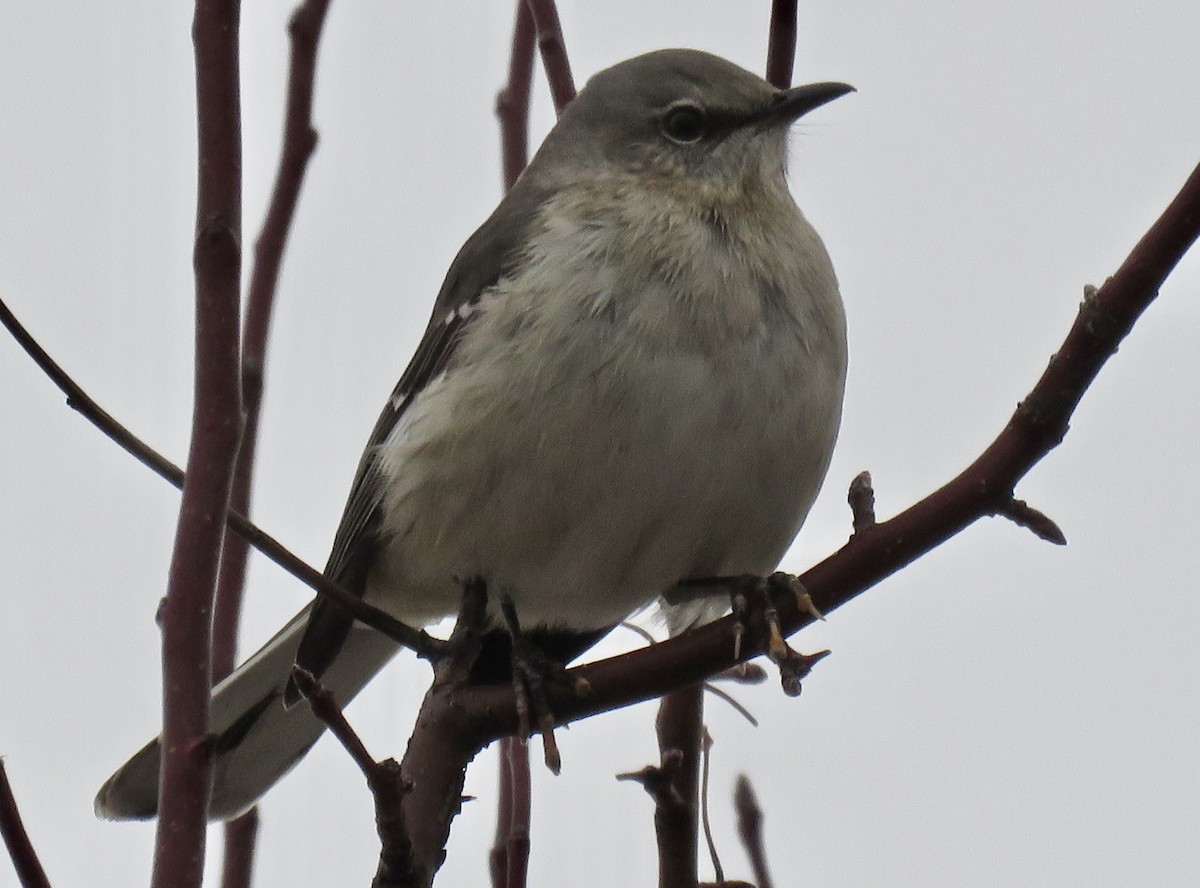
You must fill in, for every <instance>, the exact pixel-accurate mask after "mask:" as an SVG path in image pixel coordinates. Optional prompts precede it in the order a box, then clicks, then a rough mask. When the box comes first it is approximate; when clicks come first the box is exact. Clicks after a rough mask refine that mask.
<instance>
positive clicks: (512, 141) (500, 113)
mask: <svg viewBox="0 0 1200 888" xmlns="http://www.w3.org/2000/svg"><path fill="white" fill-rule="evenodd" d="M533 38H534V29H533V13H532V12H531V11H530V9H529V4H528V3H527V2H526V0H517V18H516V22H515V23H514V24H513V36H512V49H511V51H510V54H509V57H508V81H507V82H506V83H505V84H504V86H503V88H502V89H501V90H500V92H499V93H498V94H497V95H496V117H497V118H499V120H500V157H501V168H502V169H503V172H504V188H505V190H507V189H509V188H512V185H513V182H515V181H517V176H519V175H521V170H523V169H525V164H526V163H527V162H528V159H529V94H530V91H531V90H532V88H533V49H534V39H533Z"/></svg>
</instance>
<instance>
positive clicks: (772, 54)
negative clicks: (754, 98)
mask: <svg viewBox="0 0 1200 888" xmlns="http://www.w3.org/2000/svg"><path fill="white" fill-rule="evenodd" d="M797 5H798V4H797V0H772V3H771V33H770V36H768V37H767V81H768V82H769V83H770V84H771V85H772V86H774V87H776V88H778V89H787V88H788V87H789V86H791V85H792V71H793V70H794V69H795V67H796V6H797Z"/></svg>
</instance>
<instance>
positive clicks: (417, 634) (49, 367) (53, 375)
mask: <svg viewBox="0 0 1200 888" xmlns="http://www.w3.org/2000/svg"><path fill="white" fill-rule="evenodd" d="M0 324H3V325H4V327H5V328H6V329H7V330H8V331H9V332H10V333H11V334H12V336H13V338H14V339H15V340H16V341H17V344H18V345H20V346H21V347H22V348H23V349H24V350H25V351H26V352H27V353H28V354H29V356H30V357H31V358H33V360H34V362H35V363H36V364H37V365H38V366H39V367H40V368H41V369H42V370H43V371H44V372H45V373H46V375H47V376H49V377H50V379H51V381H52V382H53V383H54V384H55V385H56V386H58V388H59V389H60V390H61V391H62V392H63V393H64V394H65V395H66V396H67V404H68V405H69V406H70V407H72V408H73V409H75V410H76V411H78V412H79V413H80V414H81V415H82V416H83V417H84V418H85V419H87V420H88V421H89V422H91V423H92V424H93V425H95V426H96V427H97V428H98V429H100V431H102V432H103V433H104V434H105V435H107V436H108V437H109V438H111V439H112V440H114V441H116V442H117V444H119V445H120V446H121V447H122V448H123V449H124V450H125V451H126V452H128V453H131V454H133V456H134V457H136V458H137V460H138V461H139V462H141V463H142V464H143V465H145V466H147V467H148V468H150V469H151V470H152V471H153V472H154V473H155V474H156V475H158V476H159V477H160V478H164V479H165V480H167V481H168V482H170V483H171V485H172V486H174V487H176V488H182V487H183V483H184V477H185V476H184V472H183V469H181V468H179V467H178V466H177V465H175V464H174V463H172V462H171V461H170V460H168V459H167V458H166V457H164V456H162V455H161V454H160V453H158V452H157V451H155V450H154V449H153V448H151V447H150V446H149V445H148V444H146V443H145V442H144V441H142V440H141V439H139V438H138V437H137V436H136V435H134V434H133V433H132V432H131V431H129V429H127V428H126V427H125V426H123V425H122V424H121V423H119V422H117V420H116V419H114V418H113V417H112V416H111V415H110V414H109V413H108V412H106V411H105V410H104V409H103V408H102V407H101V406H100V405H99V404H97V403H96V402H95V401H94V400H93V399H92V398H91V396H89V395H88V394H87V392H85V391H84V390H83V389H82V388H80V386H79V385H78V384H77V383H76V382H75V381H74V380H73V379H71V377H70V376H68V375H67V374H66V372H64V371H63V369H62V368H61V367H59V365H58V364H57V363H56V362H55V361H54V360H53V359H52V358H51V357H50V356H49V355H48V354H47V353H46V351H45V349H43V348H42V347H41V346H40V345H39V344H38V343H37V341H36V340H35V339H34V338H33V337H32V336H31V335H30V334H29V331H27V330H26V329H25V328H24V327H23V326H22V325H21V323H20V321H18V320H17V318H16V316H15V315H13V313H12V312H11V311H10V310H9V308H8V306H7V305H6V304H5V303H4V301H3V300H2V299H0ZM225 520H226V522H227V523H228V525H229V527H230V528H232V529H233V530H234V531H235V532H236V533H237V534H238V535H240V536H243V537H245V538H246V540H247V541H248V542H249V543H250V545H252V546H253V547H254V548H255V549H257V550H258V551H260V552H262V554H264V555H266V556H267V558H269V559H271V560H272V561H274V562H275V563H276V564H278V565H279V566H280V567H282V568H283V569H284V570H286V571H287V572H288V573H290V574H291V575H292V576H294V577H296V579H298V580H300V582H302V583H304V584H305V585H306V586H308V587H309V588H311V589H312V590H314V591H315V592H317V593H318V594H319V595H324V596H326V597H327V598H330V599H332V600H333V601H334V602H336V603H337V605H338V607H340V608H342V609H343V610H345V611H346V612H347V613H349V614H351V615H353V617H354V618H355V619H356V620H358V621H359V622H360V623H364V624H366V625H367V626H370V627H372V628H373V629H377V630H379V631H380V632H382V633H383V634H384V635H386V636H388V637H389V638H391V639H393V640H395V641H396V642H397V643H398V644H402V645H404V646H406V647H408V648H410V649H411V650H412V651H414V652H415V653H416V654H417V656H419V657H422V658H424V659H426V660H436V659H437V658H438V657H439V656H440V655H441V652H442V649H443V642H441V641H439V640H438V639H436V638H433V637H432V636H430V635H429V634H428V633H426V632H425V631H424V630H419V629H414V628H412V627H411V626H408V625H406V624H404V623H402V622H400V621H399V620H397V619H396V618H395V617H393V616H392V615H391V614H388V613H386V612H384V611H381V610H379V609H378V608H376V607H373V606H371V605H369V604H367V603H366V602H365V601H363V600H362V599H361V598H359V597H358V596H357V595H353V594H352V593H350V592H348V591H346V590H345V589H343V588H342V587H341V586H339V585H338V584H337V583H335V582H333V581H332V580H331V579H329V578H328V577H326V576H325V575H324V574H323V573H321V572H320V571H319V570H317V569H316V568H315V567H312V566H311V565H309V564H307V563H305V562H304V561H303V560H302V559H301V558H300V557H299V556H297V555H295V554H294V553H292V552H291V551H290V550H288V549H287V548H285V547H284V546H283V544H282V543H280V542H279V541H278V540H277V539H275V538H274V537H272V536H271V535H270V534H268V533H267V532H266V531H264V530H262V529H261V528H259V527H257V526H256V525H255V524H254V523H253V522H251V521H250V520H249V519H248V518H246V517H245V516H244V515H242V514H240V513H238V512H232V511H231V512H228V513H227V514H226V516H225Z"/></svg>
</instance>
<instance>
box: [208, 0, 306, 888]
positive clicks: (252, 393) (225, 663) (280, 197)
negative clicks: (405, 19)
mask: <svg viewBox="0 0 1200 888" xmlns="http://www.w3.org/2000/svg"><path fill="white" fill-rule="evenodd" d="M328 8H329V0H308V2H306V3H304V4H303V5H301V6H300V7H298V8H297V9H296V11H295V12H294V13H293V14H292V19H291V22H290V25H289V28H288V31H289V34H290V35H291V43H292V58H291V68H290V73H289V76H288V96H287V109H286V111H285V114H284V130H283V148H282V151H281V152H280V158H279V169H278V171H277V172H276V175H275V188H274V191H273V192H272V194H271V203H270V205H269V206H268V208H267V215H266V218H265V220H264V221H263V225H262V229H261V230H260V232H259V235H258V241H257V242H256V243H255V247H254V268H253V270H252V271H251V273H250V287H249V291H248V293H247V297H246V312H245V318H244V321H243V326H242V362H241V373H242V406H243V410H244V416H245V420H244V421H245V427H244V429H243V432H242V443H241V448H240V449H239V450H238V458H237V465H236V468H235V469H234V477H233V490H232V492H231V494H230V508H231V509H233V510H234V511H236V512H239V513H241V514H243V515H248V514H250V496H251V492H252V488H253V477H254V458H255V451H256V449H257V446H258V420H259V414H260V407H261V405H262V392H263V373H264V368H265V367H266V350H267V336H268V333H269V331H270V323H271V309H272V306H273V305H274V302H275V291H276V284H277V282H278V280H279V267H280V264H281V263H282V261H283V251H284V246H285V245H286V243H287V236H288V231H289V229H290V227H291V221H292V218H293V216H294V215H295V211H296V202H297V199H298V198H299V195H300V186H301V184H302V183H303V181H304V172H305V170H306V169H307V166H308V161H309V158H310V157H311V156H312V153H313V150H314V149H315V148H316V145H317V133H316V130H315V129H313V126H312V94H313V81H314V78H315V76H316V55H317V52H316V51H317V41H318V40H319V39H320V35H321V26H322V25H323V24H324V21H325V13H326V11H327V10H328ZM249 553H250V549H249V544H248V543H247V541H246V538H245V537H243V536H240V535H238V534H237V533H232V532H228V531H227V532H226V536H225V551H224V552H223V553H222V556H221V568H220V573H219V574H218V576H217V593H216V600H215V602H214V605H213V629H212V632H213V639H212V646H213V649H212V658H213V682H214V684H215V683H216V682H218V681H220V680H221V679H222V678H224V677H225V676H226V675H228V674H229V673H230V672H232V671H233V667H234V666H235V665H236V662H237V635H238V624H239V622H240V617H241V610H242V595H243V592H244V589H245V584H246V562H247V560H248V558H247V556H248V555H249ZM224 832H225V841H224V846H223V848H222V854H223V856H224V865H223V867H222V875H221V885H222V888H249V886H250V880H251V874H252V872H253V869H254V847H255V844H256V840H257V834H258V812H257V809H255V808H252V809H251V810H249V811H247V812H246V813H245V814H243V815H242V816H240V817H237V818H235V819H234V820H231V821H229V822H228V823H227V824H225V830H224Z"/></svg>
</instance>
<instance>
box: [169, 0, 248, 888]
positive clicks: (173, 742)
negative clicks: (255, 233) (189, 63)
mask: <svg viewBox="0 0 1200 888" xmlns="http://www.w3.org/2000/svg"><path fill="white" fill-rule="evenodd" d="M238 15H239V4H238V2H237V0H197V2H196V9H195V17H194V19H193V22H192V39H193V42H194V44H195V55H196V111H197V136H198V146H199V150H198V153H197V160H198V173H197V200H196V240H195V250H194V254H193V265H194V267H195V276H196V332H195V343H196V380H195V399H194V408H193V414H192V436H191V445H190V447H189V449H188V473H189V475H188V480H187V482H186V483H185V484H184V487H183V497H182V501H181V503H180V507H179V523H178V525H177V527H176V532H175V548H174V552H173V553H172V556H171V567H170V571H169V574H168V579H167V601H166V607H165V608H164V610H163V622H162V633H163V642H162V643H163V731H162V771H161V776H160V779H159V793H158V795H159V801H158V823H157V831H156V834H155V846H154V875H153V879H152V881H151V885H152V886H153V888H168V886H170V888H200V883H201V881H202V879H203V874H204V846H205V834H206V828H207V811H208V796H209V774H210V768H211V758H210V754H209V753H210V749H209V743H208V714H209V713H208V710H209V691H210V689H211V685H212V661H211V656H212V638H211V620H212V608H213V596H214V594H215V591H216V582H217V568H218V565H219V563H220V559H221V545H222V542H223V537H224V535H225V514H226V512H227V511H228V509H229V494H230V488H231V486H232V484H233V470H234V463H235V461H236V459H237V451H238V443H239V441H240V438H241V431H242V427H241V422H242V405H241V380H240V374H239V359H240V351H241V347H240V342H239V340H240V334H239V330H238V320H239V303H240V297H241V292H240V288H241V268H242V251H241V240H242V137H241V125H240V119H241V108H240V94H239V90H240V75H239V68H238V31H239V25H238Z"/></svg>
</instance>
